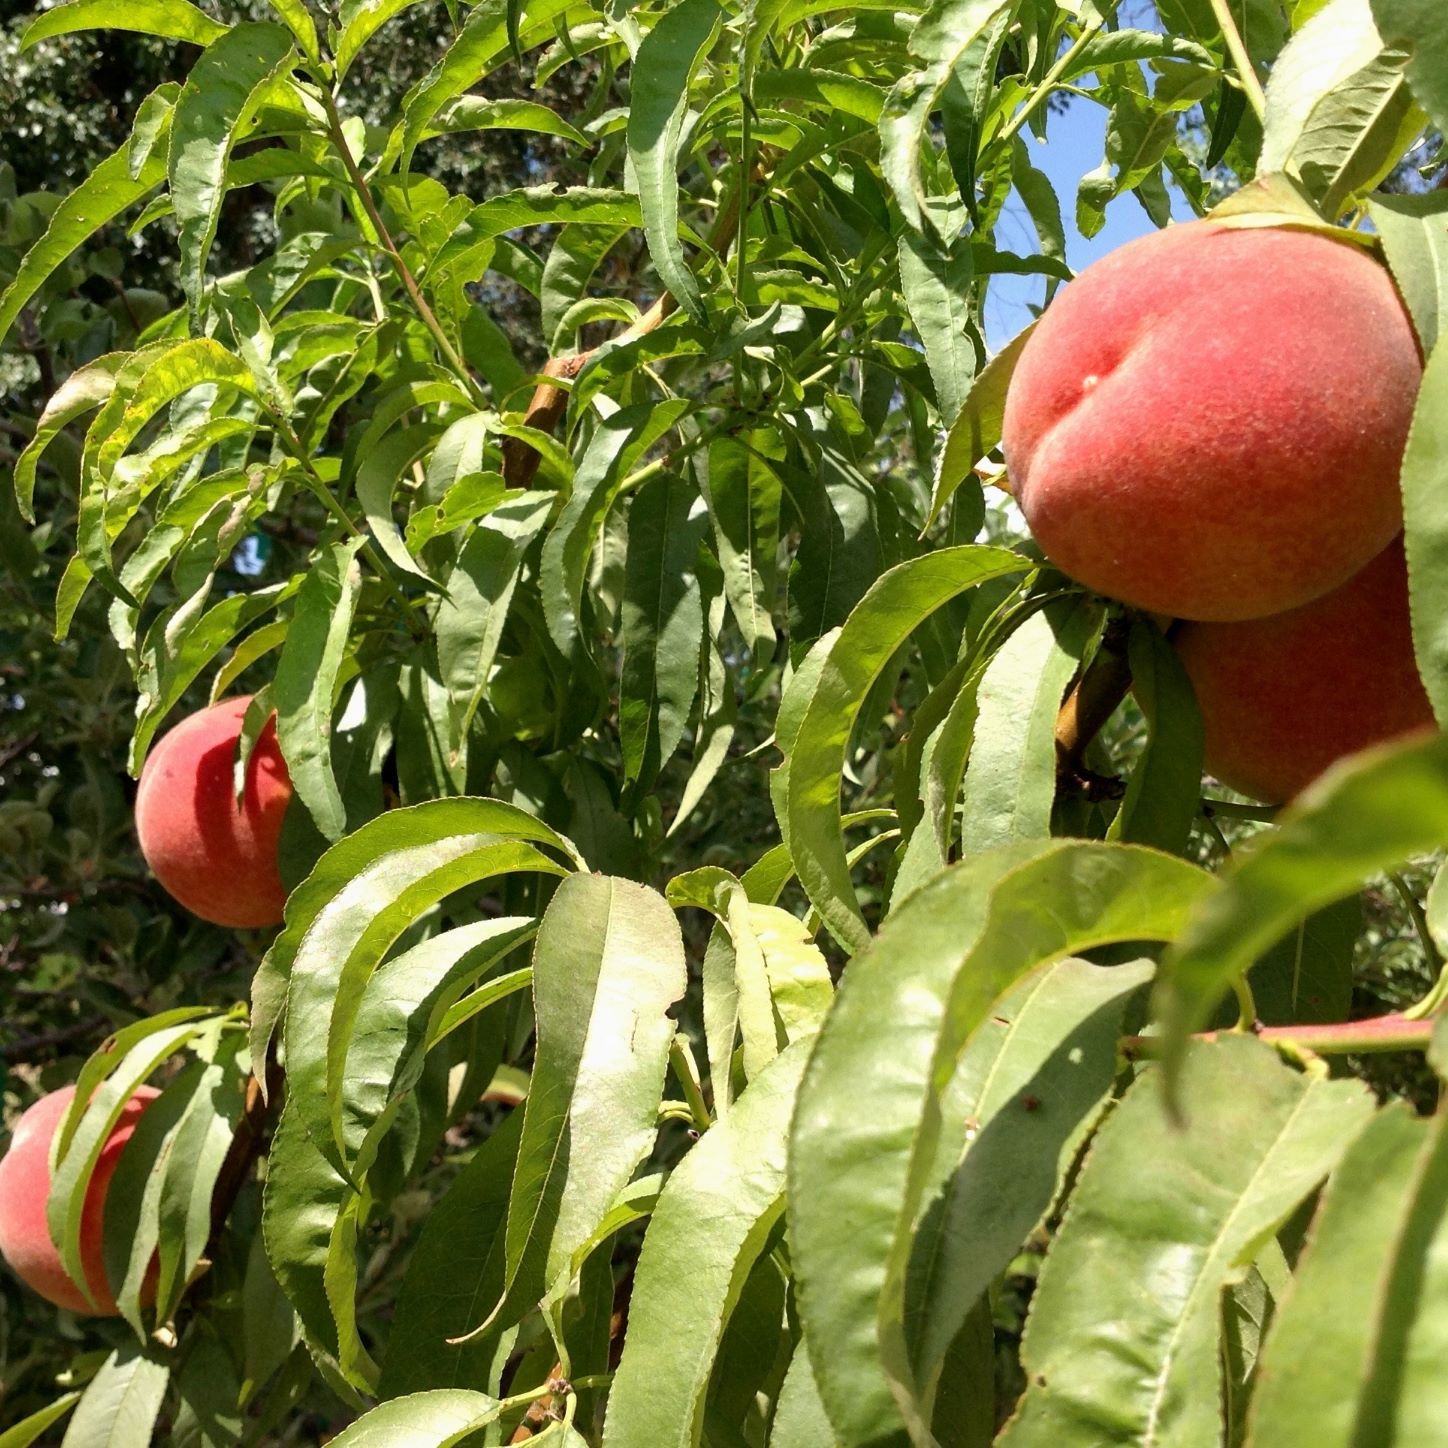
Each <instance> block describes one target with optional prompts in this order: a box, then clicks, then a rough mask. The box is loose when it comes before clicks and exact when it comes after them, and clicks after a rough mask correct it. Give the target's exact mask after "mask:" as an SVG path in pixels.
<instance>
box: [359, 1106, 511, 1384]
mask: <svg viewBox="0 0 1448 1448" xmlns="http://www.w3.org/2000/svg"><path fill="white" fill-rule="evenodd" d="M522 1125H523V1113H522V1112H521V1111H519V1110H517V1109H516V1108H515V1109H514V1111H513V1113H512V1114H511V1115H510V1116H509V1117H508V1119H507V1120H506V1121H504V1122H503V1123H502V1125H501V1126H499V1127H498V1129H497V1130H496V1131H494V1132H493V1134H492V1135H491V1136H490V1137H488V1139H487V1140H486V1141H485V1142H484V1143H483V1145H482V1146H481V1147H479V1149H478V1150H477V1152H476V1153H475V1154H474V1156H473V1158H472V1160H471V1161H470V1162H468V1164H467V1165H466V1166H465V1167H464V1168H463V1169H462V1171H460V1172H459V1173H458V1175H457V1177H456V1178H455V1179H454V1181H453V1183H452V1185H451V1186H450V1187H449V1188H448V1189H447V1191H446V1192H445V1193H444V1194H443V1196H442V1198H441V1200H439V1201H438V1202H437V1203H436V1204H435V1205H434V1206H433V1207H432V1208H431V1210H430V1211H429V1212H428V1215H427V1219H426V1221H425V1222H424V1223H423V1228H422V1235H421V1236H420V1237H419V1238H418V1241H417V1246H416V1247H415V1248H414V1249H413V1253H412V1257H411V1259H410V1260H409V1262H408V1264H407V1275H406V1276H405V1277H404V1278H403V1279H402V1287H401V1289H400V1291H399V1292H398V1295H397V1306H396V1309H395V1312H394V1316H393V1321H392V1331H391V1333H390V1335H389V1346H388V1350H387V1357H386V1359H385V1360H384V1362H383V1365H382V1383H381V1391H382V1393H383V1395H384V1396H386V1397H389V1398H395V1397H398V1396H399V1395H400V1394H403V1393H416V1392H420V1391H422V1390H423V1389H425V1388H445V1387H453V1386H455V1385H456V1384H457V1383H460V1382H469V1383H482V1384H484V1385H486V1386H487V1387H488V1389H489V1390H490V1391H496V1390H497V1387H498V1382H499V1380H500V1379H501V1376H502V1372H503V1365H504V1362H505V1361H506V1359H507V1356H508V1348H509V1346H510V1339H509V1338H508V1337H507V1335H506V1334H503V1335H493V1336H490V1335H485V1336H483V1337H475V1338H472V1339H471V1340H470V1341H468V1342H463V1343H455V1342H454V1341H453V1340H454V1339H455V1338H460V1337H462V1336H463V1335H464V1334H465V1333H467V1332H468V1331H469V1330H470V1329H471V1328H473V1327H474V1326H476V1324H477V1321H478V1317H479V1315H480V1314H481V1313H483V1312H485V1311H487V1309H488V1307H489V1305H490V1304H492V1303H494V1302H496V1301H497V1300H498V1298H499V1297H500V1296H501V1295H502V1291H503V1281H504V1271H505V1261H504V1252H503V1235H504V1231H505V1228H506V1226H507V1220H508V1195H509V1192H510V1190H511V1188H512V1184H513V1168H514V1164H515V1162H516V1161H517V1156H518V1140H519V1134H520V1132H521V1129H522Z"/></svg>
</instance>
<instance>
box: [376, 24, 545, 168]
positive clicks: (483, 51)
mask: <svg viewBox="0 0 1448 1448" xmlns="http://www.w3.org/2000/svg"><path fill="white" fill-rule="evenodd" d="M572 3H573V0H530V3H529V5H528V13H527V19H526V21H525V22H524V23H523V24H522V25H521V26H520V27H519V28H518V41H519V44H520V45H527V46H531V45H536V44H538V43H539V42H540V41H542V40H545V39H551V38H552V36H553V33H554V26H555V24H556V23H557V24H565V25H566V23H567V22H566V20H564V19H562V17H565V16H566V15H567V14H568V12H569V9H570V6H571V4H572ZM382 8H383V9H384V10H386V11H387V12H388V13H391V14H395V13H397V12H396V10H394V9H392V6H391V5H390V4H388V3H386V0H383V5H382ZM401 8H402V7H400V6H398V7H397V9H401ZM366 10H367V12H368V13H369V17H370V13H371V11H372V7H370V6H368V7H366ZM357 13H358V15H359V17H360V16H361V15H362V14H363V13H364V11H363V8H362V7H359V8H358V12H357ZM508 14H509V0H483V4H481V5H479V6H477V7H476V8H475V9H474V10H473V12H472V14H471V15H469V16H468V19H467V23H466V24H465V25H464V26H463V28H462V29H461V30H460V31H458V33H457V36H456V38H455V39H454V40H453V43H452V44H451V45H450V46H449V47H448V51H447V54H446V55H444V56H443V58H442V59H441V60H440V61H438V63H437V64H436V65H435V66H433V68H432V69H431V70H430V71H428V73H427V74H426V75H425V76H424V77H423V79H422V80H421V81H420V82H419V83H418V84H417V85H416V86H414V87H413V88H412V90H410V91H409V92H408V94H407V98H406V100H405V101H404V102H403V118H402V122H401V124H400V126H399V127H398V128H397V130H396V131H395V132H394V134H393V137H392V139H391V140H389V141H388V144H387V159H389V160H390V159H394V158H395V156H396V154H398V153H400V154H402V155H404V156H406V155H410V154H411V152H412V151H413V149H414V148H415V147H416V146H417V144H418V142H419V141H420V140H421V139H422V136H423V134H424V132H425V131H426V130H427V128H428V127H429V126H430V125H431V124H432V119H433V117H434V116H436V115H437V113H438V112H439V111H440V110H441V109H442V108H443V107H444V106H445V105H446V104H447V103H448V102H449V101H451V100H454V99H455V98H456V97H458V96H460V95H462V93H463V92H464V91H465V90H467V89H468V88H469V87H471V86H474V85H476V84H477V83H478V82H479V81H480V80H482V79H483V78H484V77H485V76H487V75H489V74H490V73H491V72H492V71H493V70H494V69H495V68H496V67H497V66H498V65H499V64H501V63H502V62H503V61H504V60H505V59H507V57H508V55H509V54H510V52H511V50H512V46H511V44H510V42H509V37H508ZM382 18H383V19H386V18H387V16H386V15H383V17H382ZM369 23H370V18H369ZM380 23H381V21H378V24H380ZM372 28H373V29H375V28H376V27H375V26H373V27H372ZM369 33H370V31H369ZM364 39H365V37H364ZM360 44H361V41H360V40H359V42H358V45H359V47H360ZM353 53H354V54H355V50H354V52H353ZM404 169H406V168H405V167H404Z"/></svg>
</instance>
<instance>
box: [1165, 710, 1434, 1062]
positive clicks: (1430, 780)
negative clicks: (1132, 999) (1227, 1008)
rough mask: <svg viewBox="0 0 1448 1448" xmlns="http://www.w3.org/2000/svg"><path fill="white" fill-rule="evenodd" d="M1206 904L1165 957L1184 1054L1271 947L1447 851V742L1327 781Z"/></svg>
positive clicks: (1407, 749) (1364, 761)
mask: <svg viewBox="0 0 1448 1448" xmlns="http://www.w3.org/2000/svg"><path fill="white" fill-rule="evenodd" d="M1279 826H1280V827H1279V828H1278V829H1276V830H1274V831H1272V832H1271V834H1270V835H1267V836H1259V838H1258V841H1255V842H1254V843H1253V845H1252V846H1250V847H1249V848H1247V849H1246V850H1244V851H1242V852H1241V854H1240V855H1239V856H1238V857H1237V862H1236V863H1235V864H1234V865H1233V866H1232V867H1230V868H1229V869H1228V870H1227V871H1226V872H1225V873H1224V874H1223V875H1222V876H1221V877H1220V880H1219V883H1218V885H1217V887H1216V888H1215V889H1214V890H1213V891H1212V892H1211V894H1210V895H1209V896H1208V897H1206V898H1205V899H1203V901H1202V902H1201V905H1200V907H1199V908H1198V909H1197V910H1196V911H1195V912H1194V913H1193V916H1192V919H1191V920H1190V921H1189V922H1188V923H1187V926H1186V928H1185V929H1184V930H1183V931H1182V933H1181V936H1180V938H1179V939H1178V940H1177V942H1176V944H1175V945H1173V946H1172V948H1171V949H1170V950H1168V951H1167V953H1166V955H1165V956H1163V958H1162V965H1161V972H1160V974H1159V975H1158V978H1157V990H1156V1004H1155V1009H1156V1012H1157V1014H1158V1015H1159V1016H1160V1018H1161V1019H1162V1020H1163V1022H1164V1023H1165V1024H1166V1025H1167V1027H1168V1033H1169V1039H1170V1041H1171V1043H1172V1048H1173V1051H1174V1053H1175V1052H1179V1051H1180V1049H1181V1045H1182V1042H1183V1040H1184V1038H1185V1036H1186V1035H1187V1034H1188V1033H1190V1032H1191V1031H1194V1030H1200V1029H1201V1028H1202V1026H1204V1025H1205V1024H1206V1022H1207V1020H1208V1019H1209V1017H1210V1016H1211V1013H1212V1010H1213V1008H1214V1007H1215V1006H1216V1004H1217V1002H1218V1001H1219V1000H1220V999H1221V997H1222V996H1223V995H1225V994H1226V992H1227V991H1228V990H1230V988H1231V985H1232V982H1233V980H1234V979H1236V978H1237V977H1239V976H1241V975H1243V974H1245V972H1246V971H1247V970H1249V969H1250V968H1251V965H1252V963H1253V961H1255V960H1256V959H1257V958H1258V957H1259V956H1260V955H1261V954H1262V953H1263V952H1264V951H1265V950H1267V948H1268V947H1269V946H1271V945H1272V944H1273V943H1274V942H1275V941H1277V940H1279V939H1281V937H1282V936H1283V935H1285V934H1286V933H1287V932H1288V931H1289V930H1290V929H1291V928H1292V927H1293V926H1294V925H1295V924H1296V923H1297V922H1298V921H1299V920H1302V919H1304V918H1305V917H1306V916H1308V915H1310V914H1311V913H1312V912H1313V911H1314V910H1319V909H1321V908H1322V907H1323V906H1324V905H1330V904H1332V902H1333V901H1334V900H1340V899H1342V898H1343V897H1344V896H1346V895H1351V894H1353V893H1354V892H1355V891H1356V890H1357V888H1358V886H1359V885H1360V884H1361V883H1362V882H1363V881H1364V880H1366V879H1367V878H1368V877H1369V876H1371V875H1375V874H1377V873H1378V872H1380V871H1382V870H1389V869H1393V868H1395V867H1396V866H1398V865H1401V864H1402V863H1403V862H1404V861H1405V860H1408V859H1410V858H1411V857H1412V856H1414V855H1422V854H1428V853H1429V852H1431V851H1433V850H1437V849H1441V848H1442V846H1443V845H1444V844H1445V843H1448V738H1445V737H1444V736H1438V737H1435V738H1433V739H1429V740H1426V741H1423V742H1418V743H1412V744H1407V745H1402V746H1398V747H1396V748H1394V747H1391V746H1390V747H1388V748H1385V749H1379V750H1374V751H1372V753H1371V754H1369V755H1367V756H1365V757H1362V758H1360V759H1357V760H1354V761H1352V762H1351V763H1347V764H1343V765H1338V766H1336V767H1335V768H1333V769H1331V770H1329V771H1328V772H1327V773H1326V774H1325V775H1323V776H1322V778H1321V779H1319V780H1318V781H1317V782H1316V783H1315V784H1313V785H1310V786H1309V787H1308V788H1307V789H1306V790H1305V791H1304V792H1303V793H1302V794H1301V795H1299V796H1298V799H1297V801H1296V802H1295V803H1294V804H1293V805H1292V806H1291V807H1290V808H1289V809H1288V810H1286V811H1285V812H1284V813H1283V814H1282V815H1281V816H1280V818H1279Z"/></svg>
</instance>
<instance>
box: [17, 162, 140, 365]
mask: <svg viewBox="0 0 1448 1448" xmlns="http://www.w3.org/2000/svg"><path fill="white" fill-rule="evenodd" d="M126 152H127V148H126V147H125V146H122V147H121V148H120V150H118V151H115V152H113V153H112V154H111V155H109V156H107V157H106V159H105V160H104V161H102V162H100V164H99V165H97V166H95V167H94V168H92V170H91V171H90V174H89V175H88V176H87V177H86V178H85V180H84V181H82V182H81V183H80V185H79V186H77V187H76V188H75V190H74V191H72V192H71V193H70V194H69V195H68V196H67V197H66V198H65V200H64V201H62V202H61V203H60V205H59V206H57V207H56V208H55V210H54V211H52V212H51V214H50V222H49V225H47V226H46V228H45V234H44V235H43V236H42V237H41V238H40V240H39V241H37V242H36V243H35V244H34V245H33V246H32V247H31V248H30V250H29V251H27V252H26V253H25V255H24V256H23V257H22V258H21V261H20V266H19V268H18V269H17V270H16V272H15V279H14V281H12V282H11V283H10V285H9V286H8V287H6V288H5V290H4V292H0V338H3V337H4V336H5V334H6V333H7V332H8V331H9V330H10V329H11V327H13V326H14V325H15V319H16V318H17V317H18V316H19V315H20V312H21V310H22V308H24V306H25V305H26V303H27V302H29V301H30V299H31V298H32V297H33V296H34V295H35V294H36V292H38V291H39V290H40V288H41V287H42V286H44V285H45V283H46V281H47V280H49V278H50V276H51V274H52V273H53V272H54V271H55V270H56V269H57V268H58V267H59V266H60V265H61V263H62V262H64V261H65V260H66V258H67V257H69V256H70V254H71V253H72V252H73V251H74V250H75V249H76V247H78V246H79V245H80V244H81V243H82V242H83V241H85V239H86V238H87V237H89V236H93V235H94V234H95V233H96V232H97V231H99V230H100V229H101V227H103V226H105V225H107V224H108V223H109V222H111V221H113V220H114V219H115V218H116V217H117V216H119V215H120V214H121V212H123V211H125V210H126V209H127V207H130V206H134V205H135V204H136V202H138V201H141V200H143V199H144V198H145V197H147V196H149V195H150V194H151V192H152V191H154V190H155V189H156V187H158V186H159V185H160V184H161V182H162V181H164V180H165V179H166V167H165V164H164V163H163V162H162V161H161V160H160V159H159V158H157V157H150V158H148V159H147V161H146V163H145V164H144V165H143V166H142V167H141V173H140V175H139V176H136V177H133V176H132V175H131V171H130V164H129V161H128V158H127V154H126Z"/></svg>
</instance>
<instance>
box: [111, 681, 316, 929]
mask: <svg viewBox="0 0 1448 1448" xmlns="http://www.w3.org/2000/svg"><path fill="white" fill-rule="evenodd" d="M250 702H251V700H250V699H249V698H240V699H226V700H224V701H223V702H221V703H220V704H214V705H213V706H212V707H211V708H209V709H202V710H201V711H200V712H199V713H196V714H192V715H190V716H189V717H188V718H186V719H183V720H182V721H181V722H180V723H179V724H178V725H177V726H176V727H175V728H174V729H172V730H171V731H170V732H169V733H168V734H165V735H163V736H162V738H161V739H160V740H159V741H158V742H157V743H156V745H155V747H154V748H153V749H152V750H151V753H150V754H149V756H148V757H147V759H146V764H145V767H144V768H143V769H142V771H141V783H140V787H139V789H138V790H137V791H136V833H137V835H138V836H139V837H140V842H141V853H142V854H143V855H144V856H145V857H146V863H147V864H148V865H149V866H150V867H151V872H152V874H154V875H155V877H156V879H157V880H159V881H160V883H161V884H162V886H164V887H165V889H166V891H167V892H168V893H169V894H170V895H171V896H173V897H174V898H175V899H176V900H178V901H179V902H180V903H181V904H182V905H184V906H185V907H186V908H187V909H188V910H189V911H191V913H192V914H193V915H199V916H200V917H201V918H202V919H203V920H210V921H211V922H213V923H214V924H216V925H230V926H233V927H237V928H244V927H248V926H264V925H277V924H280V923H281V919H282V907H283V906H284V905H285V904H286V898H287V892H286V887H285V886H284V885H283V884H282V877H281V872H280V870H279V869H278V867H277V845H278V842H279V841H280V839H281V832H282V819H283V817H284V816H285V815H286V812H287V804H288V802H289V801H290V800H291V797H292V782H291V777H290V776H289V775H288V773H287V766H286V761H285V760H284V759H283V758H282V753H281V750H280V749H279V748H278V747H277V735H276V721H275V720H274V719H273V720H271V721H269V722H268V724H267V726H266V728H265V729H263V730H262V733H261V737H260V738H259V739H258V740H257V742H256V747H255V749H253V750H252V753H251V758H250V759H249V760H248V761H247V767H246V787H245V789H244V790H243V792H242V797H241V802H240V804H238V803H237V797H236V786H235V783H234V774H233V770H234V765H235V762H236V746H237V741H238V740H239V739H240V737H241V724H242V720H243V718H244V717H245V715H246V708H247V705H248V704H249V703H250Z"/></svg>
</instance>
